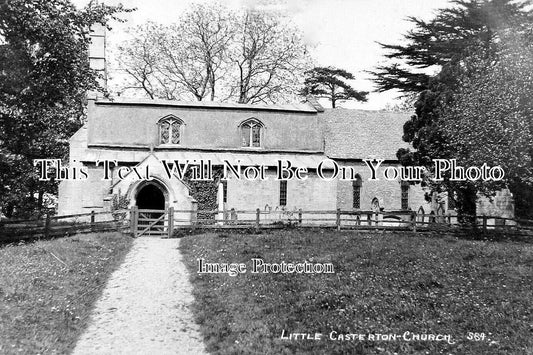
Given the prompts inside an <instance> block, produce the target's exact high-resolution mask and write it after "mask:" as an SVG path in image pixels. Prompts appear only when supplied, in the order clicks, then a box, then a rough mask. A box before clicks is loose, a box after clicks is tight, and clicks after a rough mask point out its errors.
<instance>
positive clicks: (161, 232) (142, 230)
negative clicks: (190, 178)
mask: <svg viewBox="0 0 533 355" xmlns="http://www.w3.org/2000/svg"><path fill="white" fill-rule="evenodd" d="M167 195H168V193H166V189H165V188H164V187H163V186H160V184H158V183H155V182H153V181H150V182H148V183H146V184H143V185H141V186H139V188H138V191H137V194H136V196H135V204H136V205H137V208H138V215H137V218H136V221H137V231H136V236H141V235H148V236H151V235H153V236H165V235H168V230H167V223H166V222H167V219H166V218H165V215H166V213H165V208H166V203H165V201H166V200H167V198H166V196H167Z"/></svg>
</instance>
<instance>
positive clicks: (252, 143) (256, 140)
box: [241, 119, 263, 148]
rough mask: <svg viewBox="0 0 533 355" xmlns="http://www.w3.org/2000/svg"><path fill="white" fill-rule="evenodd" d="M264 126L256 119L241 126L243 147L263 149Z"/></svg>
mask: <svg viewBox="0 0 533 355" xmlns="http://www.w3.org/2000/svg"><path fill="white" fill-rule="evenodd" d="M262 129H263V124H262V123H261V122H259V121H257V120H255V119H250V120H248V121H245V122H243V123H242V124H241V140H242V144H241V145H242V146H243V147H253V148H259V147H261V138H262V137H261V135H262V132H261V131H262Z"/></svg>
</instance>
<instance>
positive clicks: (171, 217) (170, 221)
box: [167, 207, 174, 238]
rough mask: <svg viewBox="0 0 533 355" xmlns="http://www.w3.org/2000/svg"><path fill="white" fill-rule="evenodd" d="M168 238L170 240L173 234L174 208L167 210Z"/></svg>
mask: <svg viewBox="0 0 533 355" xmlns="http://www.w3.org/2000/svg"><path fill="white" fill-rule="evenodd" d="M167 232H168V237H169V238H172V233H173V232H174V207H169V208H168V231H167Z"/></svg>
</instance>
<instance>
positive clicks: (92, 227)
mask: <svg viewBox="0 0 533 355" xmlns="http://www.w3.org/2000/svg"><path fill="white" fill-rule="evenodd" d="M95 219H96V215H95V212H94V210H92V211H91V232H94V221H95Z"/></svg>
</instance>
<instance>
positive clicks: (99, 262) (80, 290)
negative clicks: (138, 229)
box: [0, 233, 132, 354]
mask: <svg viewBox="0 0 533 355" xmlns="http://www.w3.org/2000/svg"><path fill="white" fill-rule="evenodd" d="M131 243H132V239H131V238H129V237H127V236H125V235H121V234H119V233H102V234H86V235H77V236H72V237H70V238H60V239H55V240H46V241H37V242H34V243H28V244H22V243H21V244H20V245H7V246H3V247H2V248H1V249H0V270H1V271H0V285H1V288H0V290H1V292H0V302H1V303H2V308H1V309H0V318H1V319H4V320H7V319H9V321H3V322H0V334H2V337H1V338H0V349H1V352H2V353H3V354H46V353H50V354H67V353H70V352H71V351H72V349H73V348H74V346H75V344H76V341H77V339H78V337H79V336H80V335H81V334H82V333H83V331H84V330H85V329H86V327H87V325H88V321H89V319H90V317H89V316H90V313H91V311H92V308H93V306H94V304H95V303H96V301H97V300H98V298H99V297H100V294H101V291H102V289H103V288H104V286H105V284H106V281H107V279H108V277H109V276H110V275H111V273H112V272H113V271H114V269H115V268H116V267H117V266H118V265H120V263H121V262H122V260H123V259H124V256H125V255H126V253H127V252H128V250H129V249H130V246H131Z"/></svg>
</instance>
